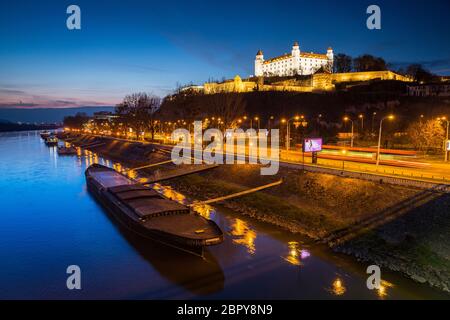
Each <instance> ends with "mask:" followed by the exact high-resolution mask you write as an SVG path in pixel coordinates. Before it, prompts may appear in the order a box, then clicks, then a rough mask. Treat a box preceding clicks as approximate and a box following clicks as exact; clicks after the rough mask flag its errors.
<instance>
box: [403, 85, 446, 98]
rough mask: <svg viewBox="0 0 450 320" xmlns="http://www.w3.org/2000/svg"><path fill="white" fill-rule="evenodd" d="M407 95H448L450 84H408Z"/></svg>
mask: <svg viewBox="0 0 450 320" xmlns="http://www.w3.org/2000/svg"><path fill="white" fill-rule="evenodd" d="M408 95H409V96H413V97H450V84H446V83H436V84H418V85H415V86H408Z"/></svg>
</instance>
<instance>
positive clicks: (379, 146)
mask: <svg viewBox="0 0 450 320" xmlns="http://www.w3.org/2000/svg"><path fill="white" fill-rule="evenodd" d="M385 119H388V120H394V115H392V114H391V115H388V116H387V117H384V118H382V119H381V121H380V131H379V133H378V148H377V166H378V165H379V164H380V149H381V130H382V128H383V120H385Z"/></svg>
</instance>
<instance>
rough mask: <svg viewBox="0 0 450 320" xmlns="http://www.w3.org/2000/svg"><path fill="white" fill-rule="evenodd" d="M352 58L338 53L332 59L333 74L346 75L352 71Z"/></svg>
mask: <svg viewBox="0 0 450 320" xmlns="http://www.w3.org/2000/svg"><path fill="white" fill-rule="evenodd" d="M352 63H353V61H352V57H350V56H348V55H346V54H344V53H339V54H337V55H336V56H335V57H334V72H336V73H346V72H350V71H352Z"/></svg>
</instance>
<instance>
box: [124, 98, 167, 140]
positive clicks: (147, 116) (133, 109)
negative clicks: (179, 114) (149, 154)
mask: <svg viewBox="0 0 450 320" xmlns="http://www.w3.org/2000/svg"><path fill="white" fill-rule="evenodd" d="M160 105H161V99H160V98H159V97H157V96H155V95H152V94H147V93H144V92H139V93H133V94H131V95H127V96H126V97H125V98H124V99H123V101H122V103H120V104H118V105H117V106H116V113H117V115H118V116H119V117H120V119H121V121H122V122H123V123H124V124H126V125H127V126H128V127H129V128H132V129H133V130H134V131H135V132H136V138H138V137H139V133H140V132H142V131H146V130H148V131H150V133H151V137H152V140H153V139H154V138H155V125H156V124H155V112H156V111H157V110H158V109H159V107H160Z"/></svg>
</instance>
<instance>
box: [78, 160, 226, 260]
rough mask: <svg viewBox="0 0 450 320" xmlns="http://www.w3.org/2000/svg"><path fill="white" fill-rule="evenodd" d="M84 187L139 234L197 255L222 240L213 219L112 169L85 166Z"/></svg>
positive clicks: (100, 166) (97, 165)
mask: <svg viewBox="0 0 450 320" xmlns="http://www.w3.org/2000/svg"><path fill="white" fill-rule="evenodd" d="M85 175H86V184H87V187H88V190H89V191H90V192H91V193H92V194H93V195H94V196H95V198H96V199H97V200H98V201H99V202H100V203H101V204H102V205H103V206H104V207H105V208H106V209H107V210H108V212H109V213H110V214H111V215H112V216H113V217H114V218H115V219H116V220H117V221H119V222H120V223H121V224H122V225H124V226H126V227H127V228H128V229H130V230H132V231H133V232H135V233H137V234H139V235H140V236H142V237H145V238H149V239H152V240H155V241H158V242H161V243H164V244H166V245H169V246H172V247H176V248H178V249H181V250H184V251H188V252H190V253H194V254H197V255H202V254H203V248H204V247H206V246H211V245H216V244H219V243H221V242H222V241H223V233H222V230H220V228H219V227H218V226H217V225H216V223H215V222H214V221H211V220H208V219H206V218H204V217H202V216H201V215H199V214H197V213H195V212H193V211H191V209H190V208H189V207H187V206H185V205H183V204H180V203H178V202H175V201H173V200H170V199H167V198H166V197H164V196H163V195H161V194H160V193H158V192H157V191H155V190H153V189H151V188H149V187H145V186H143V185H141V184H137V183H135V182H134V181H133V180H131V179H129V178H127V177H126V176H124V175H122V174H120V173H118V172H116V171H115V170H113V169H111V168H108V167H105V166H102V165H99V164H93V165H91V166H90V167H89V168H87V169H86V172H85Z"/></svg>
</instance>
